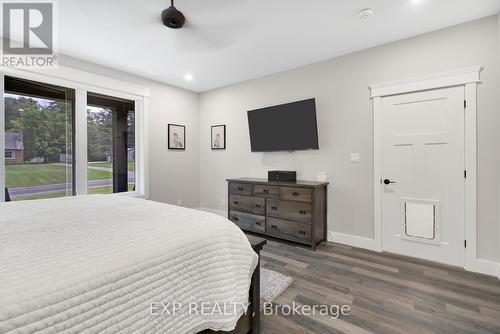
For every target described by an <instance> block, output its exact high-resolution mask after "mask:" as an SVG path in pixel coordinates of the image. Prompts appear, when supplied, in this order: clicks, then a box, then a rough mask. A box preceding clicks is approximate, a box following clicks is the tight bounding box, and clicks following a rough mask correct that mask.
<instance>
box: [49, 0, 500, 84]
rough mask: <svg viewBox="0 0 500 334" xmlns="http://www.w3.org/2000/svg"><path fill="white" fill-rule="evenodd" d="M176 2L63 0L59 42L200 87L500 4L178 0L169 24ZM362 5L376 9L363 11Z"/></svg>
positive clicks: (463, 0)
mask: <svg viewBox="0 0 500 334" xmlns="http://www.w3.org/2000/svg"><path fill="white" fill-rule="evenodd" d="M169 5H170V1H169V0H145V1H140V0H121V1H118V0H85V1H82V0H63V1H58V11H59V13H58V18H59V20H58V22H59V29H58V31H59V52H61V53H63V54H66V55H69V56H73V57H77V58H80V59H84V60H87V61H90V62H94V63H97V64H101V65H105V66H109V67H112V68H116V69H119V70H122V71H126V72H130V73H133V74H137V75H140V76H144V77H147V78H151V79H154V80H158V81H161V82H165V83H169V84H172V85H175V86H179V87H183V88H186V89H189V90H192V91H197V92H201V91H207V90H211V89H214V88H217V87H221V86H225V85H229V84H232V83H236V82H241V81H245V80H248V79H252V78H257V77H260V76H264V75H267V74H271V73H276V72H280V71H284V70H287V69H291V68H294V67H299V66H302V65H306V64H310V63H314V62H317V61H320V60H324V59H328V58H332V57H335V56H339V55H342V54H346V53H350V52H353V51H357V50H362V49H366V48H369V47H373V46H376V45H380V44H384V43H388V42H391V41H395V40H399V39H403V38H406V37H410V36H415V35H418V34H422V33H425V32H429V31H433V30H437V29H440V28H444V27H448V26H451V25H455V24H459V23H462V22H466V21H470V20H473V19H477V18H481V17H484V16H488V15H493V14H495V13H498V12H499V11H500V0H302V1H299V0H177V1H176V4H175V5H176V7H177V8H178V9H180V10H181V11H182V12H183V13H184V14H185V16H186V19H187V23H186V26H185V27H184V28H183V29H180V30H172V29H169V28H166V27H165V26H163V25H162V23H161V20H160V13H161V11H162V10H163V9H165V8H167V7H168V6H169ZM365 7H370V8H373V10H374V11H375V13H374V14H373V15H372V16H371V17H369V18H367V19H364V20H360V19H358V17H357V13H358V11H359V10H360V9H362V8H365ZM187 73H189V74H192V76H193V80H192V81H190V82H188V81H187V80H186V79H185V75H186V74H187Z"/></svg>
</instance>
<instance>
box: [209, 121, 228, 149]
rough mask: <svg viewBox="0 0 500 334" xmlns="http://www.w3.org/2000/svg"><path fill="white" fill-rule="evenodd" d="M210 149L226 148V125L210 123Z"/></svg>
mask: <svg viewBox="0 0 500 334" xmlns="http://www.w3.org/2000/svg"><path fill="white" fill-rule="evenodd" d="M210 137H211V142H212V150H225V149H226V125H212V131H211V136H210Z"/></svg>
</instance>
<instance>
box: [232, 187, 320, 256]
mask: <svg viewBox="0 0 500 334" xmlns="http://www.w3.org/2000/svg"><path fill="white" fill-rule="evenodd" d="M227 181H228V197H229V198H228V218H229V219H230V220H231V221H233V222H234V223H235V224H236V225H238V226H239V227H240V228H241V229H242V230H244V231H248V232H254V233H259V234H263V235H267V236H271V237H275V238H281V239H285V240H289V241H293V242H297V243H301V244H305V245H308V246H310V247H311V248H312V249H313V250H315V249H316V246H317V245H318V244H319V243H320V242H322V241H326V234H327V226H326V216H327V186H328V183H327V182H309V181H297V182H276V181H268V180H265V179H255V178H240V179H228V180H227Z"/></svg>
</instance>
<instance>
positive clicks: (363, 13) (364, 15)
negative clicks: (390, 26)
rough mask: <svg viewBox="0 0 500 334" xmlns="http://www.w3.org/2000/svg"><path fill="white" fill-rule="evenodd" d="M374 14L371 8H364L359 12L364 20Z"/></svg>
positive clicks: (359, 15)
mask: <svg viewBox="0 0 500 334" xmlns="http://www.w3.org/2000/svg"><path fill="white" fill-rule="evenodd" d="M372 14H373V9H371V8H363V9H361V10H360V11H359V12H358V17H359V18H360V19H361V20H363V19H366V18H367V17H368V16H370V15H372Z"/></svg>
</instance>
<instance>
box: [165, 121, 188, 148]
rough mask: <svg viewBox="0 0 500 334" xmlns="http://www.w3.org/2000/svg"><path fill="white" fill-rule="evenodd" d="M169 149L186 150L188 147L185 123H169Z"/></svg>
mask: <svg viewBox="0 0 500 334" xmlns="http://www.w3.org/2000/svg"><path fill="white" fill-rule="evenodd" d="M168 149H169V150H185V149H186V127H185V126H184V125H178V124H169V125H168Z"/></svg>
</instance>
